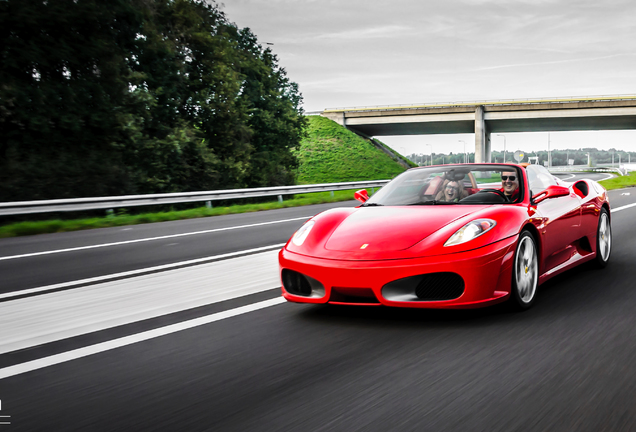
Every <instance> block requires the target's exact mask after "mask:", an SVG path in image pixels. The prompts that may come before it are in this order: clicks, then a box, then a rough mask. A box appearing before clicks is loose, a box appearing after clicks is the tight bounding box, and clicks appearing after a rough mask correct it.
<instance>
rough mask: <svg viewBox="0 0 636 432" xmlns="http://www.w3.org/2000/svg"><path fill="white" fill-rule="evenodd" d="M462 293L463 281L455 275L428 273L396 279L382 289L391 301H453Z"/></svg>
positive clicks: (384, 295)
mask: <svg viewBox="0 0 636 432" xmlns="http://www.w3.org/2000/svg"><path fill="white" fill-rule="evenodd" d="M463 293H464V279H462V277H461V276H460V275H458V274H457V273H450V272H443V273H428V274H421V275H417V276H409V277H406V278H402V279H397V280H394V281H392V282H389V283H388V284H386V285H384V286H383V287H382V296H383V297H384V298H385V299H387V300H391V301H442V300H454V299H456V298H459V297H460V296H461V295H462V294H463Z"/></svg>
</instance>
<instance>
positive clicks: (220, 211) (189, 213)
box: [0, 190, 355, 238]
mask: <svg viewBox="0 0 636 432" xmlns="http://www.w3.org/2000/svg"><path fill="white" fill-rule="evenodd" d="M354 191H355V190H343V191H334V193H333V196H332V195H331V192H314V193H307V194H297V195H295V196H294V198H293V199H288V200H283V202H282V203H281V202H278V201H273V202H266V203H259V204H238V205H232V206H227V207H213V208H207V207H199V208H194V209H189V210H180V211H171V212H161V213H144V214H136V215H128V214H120V215H114V216H110V217H95V218H86V219H70V220H61V219H55V220H46V221H37V222H15V223H11V224H8V225H4V226H0V238H6V237H17V236H25V235H34V234H47V233H56V232H65V231H79V230H86V229H93V228H108V227H117V226H124V225H138V224H144V223H152V222H165V221H173V220H182V219H194V218H201V217H207V216H219V215H227V214H237V213H249V212H257V211H262V210H272V209H279V208H287V207H299V206H305V205H312V204H323V203H330V202H338V201H349V200H352V199H353V193H354Z"/></svg>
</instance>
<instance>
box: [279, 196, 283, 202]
mask: <svg viewBox="0 0 636 432" xmlns="http://www.w3.org/2000/svg"><path fill="white" fill-rule="evenodd" d="M278 202H279V203H282V202H283V196H282V195H278Z"/></svg>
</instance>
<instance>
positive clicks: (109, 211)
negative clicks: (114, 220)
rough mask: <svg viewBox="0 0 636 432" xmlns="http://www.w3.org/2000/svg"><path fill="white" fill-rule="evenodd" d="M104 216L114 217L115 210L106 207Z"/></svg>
mask: <svg viewBox="0 0 636 432" xmlns="http://www.w3.org/2000/svg"><path fill="white" fill-rule="evenodd" d="M106 217H115V211H114V210H113V209H107V210H106Z"/></svg>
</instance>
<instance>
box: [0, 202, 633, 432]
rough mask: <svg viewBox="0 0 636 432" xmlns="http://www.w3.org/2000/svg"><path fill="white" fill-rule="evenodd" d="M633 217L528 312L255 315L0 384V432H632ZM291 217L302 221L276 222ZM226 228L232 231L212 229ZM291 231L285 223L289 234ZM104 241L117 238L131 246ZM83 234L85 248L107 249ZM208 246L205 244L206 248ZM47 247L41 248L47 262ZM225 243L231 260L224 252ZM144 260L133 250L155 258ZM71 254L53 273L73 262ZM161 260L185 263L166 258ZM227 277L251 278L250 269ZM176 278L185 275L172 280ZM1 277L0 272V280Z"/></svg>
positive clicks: (12, 356) (17, 355) (1, 363)
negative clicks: (596, 263) (596, 261)
mask: <svg viewBox="0 0 636 432" xmlns="http://www.w3.org/2000/svg"><path fill="white" fill-rule="evenodd" d="M627 193H629V194H630V195H626V194H627ZM610 197H611V203H612V208H614V209H616V208H619V207H621V206H625V205H629V204H632V203H636V193H633V194H632V193H631V191H630V190H625V191H614V192H611V193H610ZM305 209H306V208H305ZM297 210H298V209H297ZM310 214H311V213H310ZM635 214H636V207H633V208H626V209H624V210H622V211H620V212H617V213H615V214H613V216H612V228H613V239H614V242H613V250H612V257H611V261H610V264H609V266H608V267H607V268H606V269H604V270H597V269H594V268H592V267H591V266H584V267H580V268H578V269H575V270H572V271H569V272H567V273H565V274H562V275H560V276H558V277H556V278H554V279H552V280H550V281H549V282H548V283H547V284H545V285H542V286H541V287H540V290H539V297H538V299H537V303H536V304H535V306H534V307H533V308H532V309H530V310H529V311H526V312H523V313H512V312H509V311H507V310H506V309H505V308H502V307H494V308H488V309H481V310H476V311H421V310H402V309H388V308H356V307H339V308H333V307H321V306H308V305H297V304H290V303H284V304H276V305H270V306H268V307H263V308H262V309H259V310H255V311H251V312H248V313H242V314H237V315H236V316H232V317H229V318H226V319H219V320H217V321H213V322H209V323H208V324H203V325H197V326H194V327H192V328H189V329H186V330H182V331H178V332H174V333H166V334H165V335H163V336H161V337H156V338H152V339H148V340H145V341H140V342H137V343H133V344H129V345H124V346H121V347H119V348H116V349H108V350H104V351H103V352H101V353H98V354H94V355H89V356H86V357H82V358H77V359H74V360H71V361H65V362H61V363H59V364H56V365H52V366H49V367H44V368H39V369H35V370H33V371H31V372H27V373H21V374H17V375H15V376H11V377H8V378H4V379H0V401H1V405H0V407H1V409H0V432H2V430H3V428H4V429H6V430H8V431H9V430H16V431H17V430H25V431H33V430H56V431H58V430H59V431H63V430H113V431H114V430H118V431H121V430H170V431H173V430H188V431H199V430H201V431H204V430H213V431H217V430H218V431H233V430H237V431H239V430H240V431H245V430H259V431H261V430H263V431H270V430H271V431H280V430H302V431H332V430H335V431H340V430H343V431H344V430H347V431H349V430H374V431H375V430H378V431H380V430H382V431H385V430H418V431H442V430H443V431H481V430H483V431H514V430H524V431H526V430H531V431H545V430H554V431H603V430H607V431H633V430H636V404H635V403H634V395H635V394H636V344H634V340H636V314H634V312H633V311H634V310H636V292H635V291H634V290H633V286H634V284H633V281H634V280H635V279H636V267H635V266H634V265H633V261H634V257H635V256H636V241H635V240H636V239H635V238H634V237H635V234H634V230H633V223H631V221H632V219H633V217H634V215H635ZM255 215H260V216H261V217H265V218H270V215H272V214H271V213H269V214H255ZM293 215H297V216H305V214H304V213H302V212H301V213H297V214H292V215H291V216H290V215H287V216H285V217H286V218H288V219H290V218H293V217H296V216H293ZM279 217H281V216H280V215H273V216H272V217H271V218H270V219H259V218H256V219H253V220H252V219H250V220H251V221H252V222H251V223H255V222H253V221H257V220H258V221H263V220H269V221H272V220H278V219H277V218H279ZM234 218H235V219H237V218H236V217H234ZM186 222H190V221H186ZM195 222H200V221H195ZM239 222H240V223H243V224H245V223H246V222H245V221H239V220H234V221H232V220H230V221H226V223H228V224H230V223H236V224H239ZM200 223H202V222H200ZM214 223H216V222H214ZM300 223H302V221H298V222H293V224H296V225H295V226H296V227H297V226H298V225H299V224H300ZM170 224H173V223H170ZM293 224H292V223H291V222H290V227H289V231H288V232H287V233H286V234H285V238H283V240H277V237H275V236H274V237H272V238H265V241H264V242H267V241H272V242H279V241H280V242H283V241H284V240H285V239H286V237H287V236H289V234H290V233H291V232H292V231H293V230H294V229H295V228H294V227H293V226H291V225H293ZM153 225H157V226H158V225H162V224H153ZM174 225H179V224H174ZM278 225H280V226H281V227H282V226H283V224H282V223H281V224H277V225H276V226H278ZM166 226H172V227H173V228H172V229H174V230H175V231H174V232H190V231H187V229H189V228H181V227H178V226H173V225H166ZM210 226H212V225H210ZM214 226H219V227H221V226H223V225H214ZM265 227H267V230H269V229H271V227H272V225H270V226H269V227H268V226H265ZM179 229H183V231H179ZM197 230H200V228H196V229H193V230H192V231H197ZM267 230H266V232H267ZM100 231H103V230H100ZM162 232H164V231H162ZM235 232H237V231H235ZM242 232H243V231H242ZM245 232H246V233H249V236H252V237H256V239H255V241H248V240H243V242H244V243H241V245H242V246H240V247H255V245H257V244H262V243H258V241H263V237H264V236H266V235H268V234H261V235H258V234H255V233H252V232H250V231H248V229H246V231H245ZM80 234H86V233H67V234H65V235H59V236H60V237H64V238H65V239H66V240H64V241H68V243H67V244H68V245H73V244H74V245H76V246H77V245H86V244H90V242H89V241H88V240H87V239H83V238H82V236H81V235H80ZM116 234H117V235H121V236H122V237H118V238H120V239H126V238H131V237H126V236H127V235H136V236H138V237H136V238H142V237H143V235H144V234H143V233H139V232H136V233H134V234H133V233H129V232H127V231H125V232H117V233H116ZM147 234H148V232H147V233H146V235H147ZM75 235H77V237H75ZM92 235H94V236H95V237H94V238H95V239H96V240H97V242H104V241H108V242H112V241H113V240H112V239H111V237H108V236H106V237H101V238H100V237H99V234H96V233H92ZM152 235H156V234H152ZM162 235H165V234H162ZM217 235H218V233H217V234H213V235H211V236H210V237H209V238H208V239H207V242H208V243H213V244H218V243H220V240H218V238H217V237H215V236H217ZM281 235H282V234H281ZM67 236H68V237H67ZM261 236H263V237H261ZM194 237H196V236H191V237H181V238H182V239H186V238H187V239H190V238H194ZM237 237H238V236H237ZM30 240H31V241H33V243H32V244H22V245H20V244H18V243H19V242H17V243H16V244H14V246H13V247H15V248H16V249H14V251H19V250H21V251H22V252H20V253H29V251H38V250H40V251H42V250H47V249H46V247H47V246H46V245H44V246H43V245H38V244H37V243H38V242H37V241H36V238H35V237H34V238H31V239H30ZM51 241H52V243H50V244H49V245H48V246H49V247H50V246H54V247H56V248H58V247H60V244H61V243H59V242H57V241H54V240H51ZM224 241H226V242H228V245H227V247H230V246H231V242H232V238H231V237H228V239H227V240H224ZM60 242H61V241H60ZM73 242H75V243H73ZM203 243H205V242H203ZM141 244H143V243H141ZM141 244H129V245H125V246H126V247H128V246H131V247H132V246H133V245H135V247H137V246H139V245H141ZM197 244H198V243H197ZM149 245H151V242H146V243H145V247H146V250H147V249H152V248H153V247H154V248H158V247H157V246H156V245H155V244H154V243H153V244H152V246H151V247H150V248H148V246H149ZM3 246H4V245H3V243H1V242H0V247H1V248H2V254H3V255H4V256H8V255H11V254H16V253H17V252H12V253H9V254H7V253H6V252H5V250H4V247H3ZM69 247H70V246H69ZM20 248H23V249H20ZM29 248H30V249H29ZM38 248H40V249H38ZM116 248H119V246H116V247H115V246H113V247H112V249H110V252H109V249H108V248H101V250H102V251H103V253H104V255H105V256H108V255H110V254H124V253H125V250H120V249H116ZM202 248H203V246H202ZM124 249H125V248H124ZM166 249H168V248H166ZM222 250H232V249H231V247H230V249H219V251H222ZM234 250H239V248H235V249H234ZM78 252H79V251H78ZM83 253H86V252H85V251H84V252H83ZM83 253H77V255H74V257H73V258H67V260H73V259H76V260H80V261H81V260H82V259H83ZM213 253H221V252H216V251H215V252H213ZM62 255H63V253H60V254H54V255H48V256H46V257H47V259H50V258H51V257H53V256H62ZM131 255H134V254H131ZM126 256H128V255H126ZM24 259H25V260H26V261H28V260H33V259H35V257H34V258H24ZM56 259H57V258H56ZM104 259H106V258H104ZM122 259H123V258H122ZM171 259H173V260H182V259H185V258H184V256H183V255H179V254H176V255H174V256H173V258H171ZM21 260H22V259H17V258H16V259H15V260H8V261H5V262H10V261H13V264H14V265H17V263H20V261H21ZM166 260H168V261H169V259H166ZM65 262H66V261H64V260H61V261H58V262H57V265H58V266H63V265H64V263H65ZM156 262H157V261H152V263H156ZM159 262H162V261H159ZM164 262H165V261H164ZM85 265H87V264H85ZM75 267H81V265H78V266H73V267H71V268H75ZM10 268H13V269H14V270H15V269H17V267H10ZM240 268H244V269H245V272H246V273H249V272H250V269H249V266H245V265H243V266H242V267H239V269H240ZM117 269H118V270H117V271H120V267H117ZM194 269H195V268H194V267H193V268H192V270H194ZM16 271H17V270H16ZM20 271H23V270H20ZM180 271H181V272H183V274H184V275H187V273H188V269H187V268H186V269H181V270H180ZM5 272H6V268H5V269H4V270H2V269H0V274H3V279H4V274H5ZM64 274H66V275H70V276H67V277H69V278H73V277H77V276H73V273H72V272H68V271H67V272H66V273H64ZM186 282H187V279H185V276H184V284H185V283H186ZM49 283H50V282H49ZM72 292H73V290H69V294H70V293H72ZM278 296H279V291H278V289H269V290H267V289H266V290H263V291H260V292H258V293H254V294H249V295H246V296H242V297H236V298H233V299H229V300H225V301H221V302H216V303H213V304H208V305H205V306H201V307H198V308H196V309H191V310H186V311H183V312H179V313H173V314H169V315H165V316H162V317H158V318H155V319H148V320H145V321H141V322H137V323H132V324H128V325H123V326H119V327H116V328H112V329H108V330H103V331H99V332H95V333H91V334H87V335H84V336H78V337H74V338H69V339H66V340H61V341H58V342H56V343H50V344H46V345H42V346H34V347H32V348H30V349H25V350H22V351H19V352H14V353H8V354H4V355H0V373H1V372H2V370H3V369H2V368H3V367H7V366H10V365H14V364H18V363H20V362H25V361H29V360H33V359H38V358H41V357H44V356H47V355H52V354H58V353H65V352H69V351H70V350H72V349H81V347H86V346H89V345H91V344H95V343H99V342H103V341H110V340H113V339H114V338H118V337H125V336H128V335H135V334H139V333H140V332H142V331H145V330H149V329H157V328H162V326H166V325H171V324H174V323H180V322H184V321H186V320H192V319H197V318H201V317H209V316H218V314H223V313H226V312H227V311H236V310H238V309H237V308H240V307H243V306H248V305H253V304H255V303H257V302H261V301H263V300H268V299H276V298H278ZM27 300H28V299H23V301H25V303H24V304H29V303H27ZM8 303H10V302H8ZM0 332H1V330H0ZM3 415H4V416H9V417H5V418H3V417H2V416H3ZM3 420H4V422H10V423H11V424H10V425H3V424H2V423H3Z"/></svg>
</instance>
